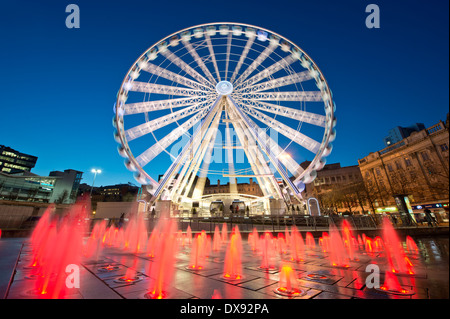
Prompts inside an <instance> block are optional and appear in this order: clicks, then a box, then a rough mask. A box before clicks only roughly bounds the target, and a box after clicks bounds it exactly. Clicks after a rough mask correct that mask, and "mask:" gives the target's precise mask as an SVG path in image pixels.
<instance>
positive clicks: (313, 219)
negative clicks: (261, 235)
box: [0, 213, 436, 232]
mask: <svg viewBox="0 0 450 319" xmlns="http://www.w3.org/2000/svg"><path fill="white" fill-rule="evenodd" d="M384 217H387V218H389V220H390V221H391V223H392V225H393V226H394V227H395V228H411V227H416V228H417V227H429V226H436V223H434V224H433V225H429V224H428V223H427V222H426V221H424V220H423V219H420V218H419V217H421V216H419V215H417V216H415V218H414V219H413V218H412V217H411V216H410V215H409V214H400V213H396V214H386V215H378V214H377V215H344V216H342V215H328V216H309V215H279V216H278V215H275V216H274V215H257V216H235V215H232V216H212V217H211V216H183V217H179V216H177V217H171V218H173V219H176V220H177V221H178V224H179V229H180V230H182V231H186V230H187V228H188V227H190V228H191V230H192V231H193V232H198V231H202V230H205V231H207V232H214V230H215V227H216V226H219V228H220V229H221V225H223V224H224V223H226V224H227V227H228V228H229V229H230V230H231V229H232V228H233V227H234V226H236V225H237V226H239V230H240V231H243V232H250V231H252V230H253V229H254V228H256V229H257V230H258V231H266V230H267V231H272V232H280V231H284V230H285V229H286V227H288V228H290V227H291V226H296V227H297V228H298V229H299V230H304V231H326V230H328V229H329V227H330V225H332V224H333V225H335V226H337V227H338V228H340V227H341V225H342V223H343V222H344V220H345V221H347V222H348V223H349V224H350V226H351V227H352V228H353V229H355V230H366V229H379V228H381V227H382V225H383V218H384ZM145 219H146V221H147V223H148V229H149V230H152V229H153V228H154V227H155V226H156V225H157V223H158V221H159V218H158V217H157V216H150V217H148V218H145ZM101 220H105V221H106V222H107V226H111V225H115V226H118V225H119V224H120V223H122V222H123V226H126V224H127V222H128V219H127V218H125V219H124V220H123V221H121V220H120V219H119V218H106V219H104V218H101V219H99V218H94V219H90V221H91V223H90V224H91V225H93V224H95V223H96V222H98V221H101ZM38 221H39V217H37V216H29V215H8V216H7V215H0V229H32V228H33V227H34V226H35V225H36V223H37V222H38ZM86 222H89V220H87V221H86Z"/></svg>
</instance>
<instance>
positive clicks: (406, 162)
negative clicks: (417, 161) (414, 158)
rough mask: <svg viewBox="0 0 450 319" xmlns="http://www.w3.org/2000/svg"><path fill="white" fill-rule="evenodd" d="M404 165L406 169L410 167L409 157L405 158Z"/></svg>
mask: <svg viewBox="0 0 450 319" xmlns="http://www.w3.org/2000/svg"><path fill="white" fill-rule="evenodd" d="M405 164H406V166H407V167H408V166H411V165H412V163H411V159H410V158H409V157H405Z"/></svg>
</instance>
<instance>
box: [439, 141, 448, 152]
mask: <svg viewBox="0 0 450 319" xmlns="http://www.w3.org/2000/svg"><path fill="white" fill-rule="evenodd" d="M439 146H440V148H441V151H442V152H445V151H448V145H447V144H445V143H444V144H441V145H439Z"/></svg>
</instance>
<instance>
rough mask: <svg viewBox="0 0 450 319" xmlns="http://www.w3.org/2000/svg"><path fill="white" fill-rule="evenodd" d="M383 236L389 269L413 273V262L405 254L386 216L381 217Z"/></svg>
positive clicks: (395, 271) (402, 272)
mask: <svg viewBox="0 0 450 319" xmlns="http://www.w3.org/2000/svg"><path fill="white" fill-rule="evenodd" d="M383 237H384V247H385V252H386V258H387V260H388V263H389V266H390V271H391V272H393V273H400V274H408V275H414V269H413V264H412V263H411V261H410V260H409V258H408V257H407V256H406V255H405V251H404V250H403V247H402V244H401V242H400V240H399V239H398V236H397V233H396V231H395V229H394V227H393V226H392V224H391V221H390V220H389V219H388V218H384V219H383Z"/></svg>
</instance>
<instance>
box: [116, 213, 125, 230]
mask: <svg viewBox="0 0 450 319" xmlns="http://www.w3.org/2000/svg"><path fill="white" fill-rule="evenodd" d="M124 219H125V213H122V214H121V215H120V217H119V223H118V225H117V226H118V228H122V226H123V222H124Z"/></svg>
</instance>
